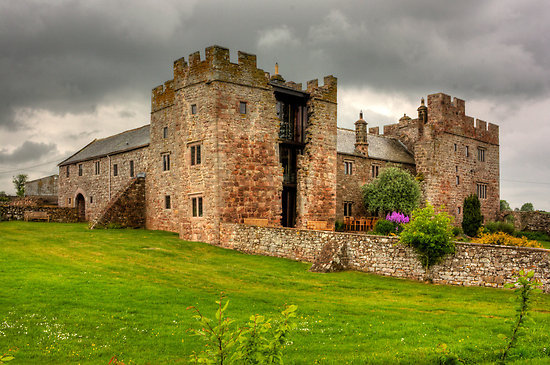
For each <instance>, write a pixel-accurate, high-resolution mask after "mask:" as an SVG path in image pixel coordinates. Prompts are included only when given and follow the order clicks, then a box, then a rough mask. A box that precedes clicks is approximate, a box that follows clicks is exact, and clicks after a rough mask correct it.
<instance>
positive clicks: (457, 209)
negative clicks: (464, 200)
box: [456, 207, 460, 215]
mask: <svg viewBox="0 0 550 365" xmlns="http://www.w3.org/2000/svg"><path fill="white" fill-rule="evenodd" d="M456 213H457V214H458V215H460V207H458V208H456Z"/></svg>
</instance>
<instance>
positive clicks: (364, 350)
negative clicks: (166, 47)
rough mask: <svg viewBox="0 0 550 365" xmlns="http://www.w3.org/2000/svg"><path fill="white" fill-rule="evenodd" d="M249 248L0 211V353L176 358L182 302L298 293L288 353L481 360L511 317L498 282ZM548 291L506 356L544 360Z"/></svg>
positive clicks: (327, 358)
mask: <svg viewBox="0 0 550 365" xmlns="http://www.w3.org/2000/svg"><path fill="white" fill-rule="evenodd" d="M308 268H309V264H307V263H300V262H294V261H290V260H285V259H277V258H270V257H261V256H249V255H244V254H241V253H239V252H235V251H230V250H224V249H221V248H217V247H213V246H210V245H206V244H203V243H195V242H186V241H182V240H179V239H178V237H177V235H175V234H172V233H167V232H159V231H145V230H94V231H90V230H88V229H87V228H86V226H85V225H83V224H56V223H24V222H2V223H0V283H1V284H2V286H1V291H0V352H1V351H4V352H5V351H8V349H15V357H16V360H14V362H13V364H14V365H15V364H34V363H40V364H48V363H51V364H59V363H66V364H78V363H80V364H107V363H108V362H109V359H110V358H111V357H112V356H113V355H116V356H118V358H119V359H121V360H123V361H124V362H125V363H126V364H165V363H174V364H177V363H181V364H185V363H187V360H188V356H189V354H191V352H192V351H193V350H200V347H201V342H200V339H199V338H197V337H193V336H191V335H190V334H189V333H188V332H187V330H188V329H189V328H191V327H195V326H196V324H197V323H196V321H195V320H194V319H192V313H191V312H190V311H187V310H186V308H187V307H188V306H190V305H195V306H197V307H198V308H200V309H201V310H202V311H203V312H204V313H206V314H207V315H208V316H210V317H213V316H214V315H213V314H214V311H215V303H214V301H215V300H216V299H217V298H218V296H219V294H220V292H222V291H223V292H225V293H226V295H227V296H228V298H229V300H230V304H229V309H228V313H229V316H231V317H232V318H234V319H236V320H237V321H241V322H244V321H245V320H246V319H248V317H249V316H250V315H251V314H253V313H260V314H265V315H267V316H274V315H275V314H276V313H278V312H280V311H281V309H282V308H283V306H284V304H285V303H287V304H296V305H298V312H299V314H298V316H299V325H298V330H297V331H296V332H294V333H293V334H292V335H291V338H292V341H293V344H292V345H291V346H290V347H288V350H287V354H288V362H287V363H291V364H292V363H296V364H333V363H338V364H365V363H380V364H385V363H403V364H424V363H425V364H431V363H434V361H435V360H436V358H437V355H436V349H437V346H438V345H439V344H443V343H445V344H447V346H448V348H449V349H450V350H451V351H452V352H454V353H456V354H458V355H459V356H460V357H461V358H465V359H467V360H469V361H470V362H471V363H482V362H488V363H490V362H492V361H495V360H496V359H497V356H498V355H497V354H495V351H498V350H499V349H501V348H503V347H504V345H505V343H506V340H504V339H501V338H499V337H498V336H499V334H501V333H503V334H508V333H509V332H510V328H511V325H512V322H511V319H512V318H514V315H515V307H516V303H515V302H514V294H513V292H511V291H508V290H499V289H486V288H473V287H472V288H466V287H451V286H436V285H429V284H424V283H419V282H414V281H408V280H400V279H393V278H385V277H379V276H375V275H369V274H365V273H358V272H341V273H332V274H316V273H310V272H308V271H307V270H308ZM549 308H550V296H549V295H543V294H539V295H537V297H536V300H535V302H534V304H533V310H532V316H531V318H532V319H533V321H531V322H530V323H529V324H528V327H527V328H526V331H525V332H524V336H523V337H521V338H520V340H519V344H518V347H517V349H516V350H514V352H513V355H515V356H521V358H519V357H516V358H515V359H516V362H517V363H524V364H533V363H535V364H536V363H539V364H548V363H550V335H549V333H550V310H549Z"/></svg>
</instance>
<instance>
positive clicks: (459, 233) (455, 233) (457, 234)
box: [453, 226, 462, 237]
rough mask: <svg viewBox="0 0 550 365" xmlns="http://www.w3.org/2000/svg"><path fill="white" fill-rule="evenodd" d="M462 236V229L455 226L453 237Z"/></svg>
mask: <svg viewBox="0 0 550 365" xmlns="http://www.w3.org/2000/svg"><path fill="white" fill-rule="evenodd" d="M461 234H462V228H460V227H457V226H454V227H453V236H455V237H456V236H459V235H461Z"/></svg>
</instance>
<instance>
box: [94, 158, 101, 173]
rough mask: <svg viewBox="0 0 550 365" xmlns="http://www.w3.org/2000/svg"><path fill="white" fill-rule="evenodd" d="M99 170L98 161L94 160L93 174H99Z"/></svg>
mask: <svg viewBox="0 0 550 365" xmlns="http://www.w3.org/2000/svg"><path fill="white" fill-rule="evenodd" d="M99 171H100V170H99V161H96V162H95V174H96V175H99Z"/></svg>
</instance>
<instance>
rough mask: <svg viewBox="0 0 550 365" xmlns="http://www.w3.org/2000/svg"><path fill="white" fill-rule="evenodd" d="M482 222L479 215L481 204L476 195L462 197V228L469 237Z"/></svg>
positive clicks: (473, 234)
mask: <svg viewBox="0 0 550 365" xmlns="http://www.w3.org/2000/svg"><path fill="white" fill-rule="evenodd" d="M482 224H483V216H482V215H481V204H480V203H479V199H478V197H477V195H475V194H472V195H470V196H469V197H467V198H466V199H464V209H463V214H462V230H463V231H464V233H465V234H467V235H468V236H470V237H474V236H476V235H477V231H479V228H480V227H481V225H482Z"/></svg>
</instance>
